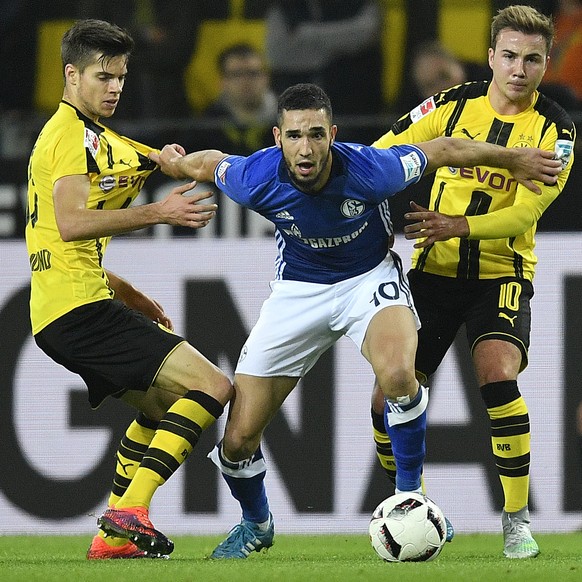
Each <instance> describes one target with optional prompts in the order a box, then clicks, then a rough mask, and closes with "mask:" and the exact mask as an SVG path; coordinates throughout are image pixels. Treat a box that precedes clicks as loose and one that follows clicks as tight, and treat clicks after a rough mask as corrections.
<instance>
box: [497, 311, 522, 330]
mask: <svg viewBox="0 0 582 582" xmlns="http://www.w3.org/2000/svg"><path fill="white" fill-rule="evenodd" d="M497 317H503V319H507V321H509V323H511V327H515V324H514V323H513V322H514V320H515V318H516V317H517V315H514V316H513V317H509V315H507V314H506V313H503V312H502V311H500V312H499V315H498V316H497Z"/></svg>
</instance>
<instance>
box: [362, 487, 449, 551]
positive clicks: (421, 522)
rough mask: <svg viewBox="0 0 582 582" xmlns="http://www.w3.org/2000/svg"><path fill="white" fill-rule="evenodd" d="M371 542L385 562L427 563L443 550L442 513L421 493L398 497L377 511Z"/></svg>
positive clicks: (444, 536) (399, 494)
mask: <svg viewBox="0 0 582 582" xmlns="http://www.w3.org/2000/svg"><path fill="white" fill-rule="evenodd" d="M369 532H370V541H371V542H372V547H373V548H374V549H375V550H376V553H377V554H378V555H379V556H380V557H381V558H382V559H383V560H385V561H386V562H426V561H428V560H434V559H435V558H436V557H437V556H438V555H439V554H440V552H441V550H442V549H443V546H444V545H445V541H446V533H447V526H446V522H445V516H444V514H443V512H442V511H441V509H440V508H439V507H438V506H437V505H436V504H435V503H434V501H431V500H430V499H429V498H428V497H426V496H424V495H421V494H420V493H397V494H396V495H392V497H388V499H385V500H384V501H382V503H380V505H378V507H376V509H375V511H374V513H373V514H372V519H371V520H370V527H369Z"/></svg>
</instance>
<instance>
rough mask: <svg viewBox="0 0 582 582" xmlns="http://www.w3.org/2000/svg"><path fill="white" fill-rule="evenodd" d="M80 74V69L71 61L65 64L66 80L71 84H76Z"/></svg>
mask: <svg viewBox="0 0 582 582" xmlns="http://www.w3.org/2000/svg"><path fill="white" fill-rule="evenodd" d="M78 74H79V69H77V67H75V65H71V64H70V63H69V64H67V65H65V81H66V82H67V83H69V84H71V85H75V84H76V82H77V78H78V76H79V75H78Z"/></svg>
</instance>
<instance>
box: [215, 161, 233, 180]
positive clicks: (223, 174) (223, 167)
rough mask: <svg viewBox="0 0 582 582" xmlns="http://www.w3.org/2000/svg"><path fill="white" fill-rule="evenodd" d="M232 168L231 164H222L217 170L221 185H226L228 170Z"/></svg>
mask: <svg viewBox="0 0 582 582" xmlns="http://www.w3.org/2000/svg"><path fill="white" fill-rule="evenodd" d="M229 167H230V162H225V161H223V162H220V164H218V167H217V168H216V177H217V178H218V179H219V180H220V182H221V184H226V170H228V168H229Z"/></svg>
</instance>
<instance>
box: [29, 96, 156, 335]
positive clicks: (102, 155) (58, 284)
mask: <svg viewBox="0 0 582 582" xmlns="http://www.w3.org/2000/svg"><path fill="white" fill-rule="evenodd" d="M151 151H153V150H152V148H149V147H147V146H144V145H142V144H139V143H137V142H135V141H132V140H130V139H128V138H126V137H123V136H120V135H118V134H116V133H115V132H113V131H111V130H110V129H108V128H106V127H104V126H103V125H101V124H99V123H96V122H94V121H92V120H90V119H88V118H87V117H85V116H84V115H82V114H81V113H80V112H79V111H78V110H77V109H75V108H74V107H73V106H72V105H70V104H68V103H65V102H64V101H63V102H61V104H60V105H59V108H58V110H57V111H56V113H55V114H54V115H53V116H52V117H51V119H49V121H48V122H47V123H46V125H45V126H44V128H43V129H42V131H41V133H40V135H39V137H38V139H37V141H36V144H35V145H34V148H33V150H32V154H31V156H30V161H29V165H28V206H27V220H26V231H25V236H26V245H27V249H28V257H29V260H30V269H31V272H32V279H31V297H30V315H31V322H32V332H33V334H36V333H38V332H39V331H40V330H41V329H43V327H45V326H46V325H48V324H49V323H51V322H52V321H54V320H55V319H57V318H59V317H60V316H62V315H64V314H65V313H67V312H69V311H71V310H72V309H74V308H75V307H79V306H80V305H84V304H87V303H92V302H94V301H99V300H101V299H110V298H112V295H113V293H112V291H111V290H110V289H109V287H108V280H107V275H106V273H105V271H104V269H103V265H102V261H103V253H104V252H105V249H106V247H107V244H108V243H109V240H110V239H111V237H103V238H98V239H94V240H87V241H73V242H64V241H63V240H62V239H61V237H60V234H59V230H58V227H57V223H56V219H55V211H54V204H53V185H54V183H55V182H56V181H57V180H58V179H59V178H62V177H64V176H72V175H81V174H87V175H88V176H89V178H90V193H89V198H88V201H87V207H88V208H91V209H101V208H106V209H117V208H126V207H127V206H129V205H130V204H131V203H132V202H133V200H134V199H135V197H136V196H137V195H138V193H139V191H140V190H141V188H142V186H143V185H144V182H145V180H146V178H147V177H148V176H149V175H150V174H151V173H152V171H153V170H154V169H155V168H156V165H155V164H154V163H153V162H152V161H151V160H150V159H149V158H148V157H147V155H148V153H149V152H151Z"/></svg>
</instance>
